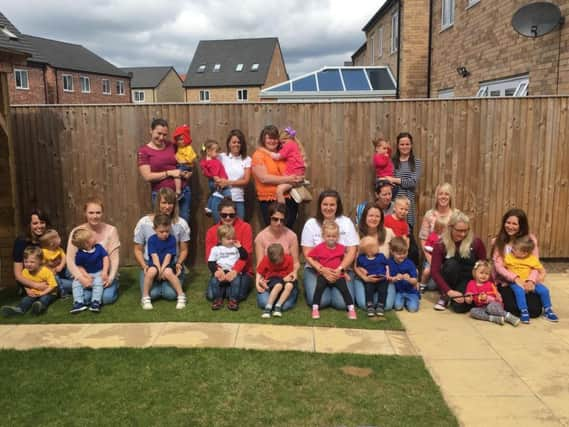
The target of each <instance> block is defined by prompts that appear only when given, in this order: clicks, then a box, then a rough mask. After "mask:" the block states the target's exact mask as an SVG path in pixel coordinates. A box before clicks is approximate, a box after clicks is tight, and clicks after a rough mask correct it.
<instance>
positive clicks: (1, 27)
mask: <svg viewBox="0 0 569 427" xmlns="http://www.w3.org/2000/svg"><path fill="white" fill-rule="evenodd" d="M0 31H2V32H3V33H4V34H5V35H6V36H8V38H9V39H10V40H18V36H17V35H16V34H14V33H13V32H12V31H10V30H9V29H8V28H6V27H5V26H4V25H0Z"/></svg>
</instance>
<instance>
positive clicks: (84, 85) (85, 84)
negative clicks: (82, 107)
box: [79, 76, 91, 93]
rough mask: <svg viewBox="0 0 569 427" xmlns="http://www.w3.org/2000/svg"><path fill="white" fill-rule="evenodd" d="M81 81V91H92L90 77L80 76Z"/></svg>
mask: <svg viewBox="0 0 569 427" xmlns="http://www.w3.org/2000/svg"><path fill="white" fill-rule="evenodd" d="M79 83H81V92H83V93H90V92H91V81H90V80H89V77H85V76H80V77H79Z"/></svg>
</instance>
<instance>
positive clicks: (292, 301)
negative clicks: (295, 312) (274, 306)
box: [257, 287, 298, 311]
mask: <svg viewBox="0 0 569 427" xmlns="http://www.w3.org/2000/svg"><path fill="white" fill-rule="evenodd" d="M270 293H271V292H270V291H269V290H268V289H267V290H266V291H265V292H263V293H258V292H257V307H259V308H265V306H266V305H267V303H268V302H269V295H270ZM297 299H298V288H296V287H295V288H294V289H293V290H292V291H291V292H290V295H289V296H288V298H287V299H286V301H285V302H284V304H283V306H282V309H283V311H286V310H290V309H291V308H293V307H294V306H295V305H296V300H297Z"/></svg>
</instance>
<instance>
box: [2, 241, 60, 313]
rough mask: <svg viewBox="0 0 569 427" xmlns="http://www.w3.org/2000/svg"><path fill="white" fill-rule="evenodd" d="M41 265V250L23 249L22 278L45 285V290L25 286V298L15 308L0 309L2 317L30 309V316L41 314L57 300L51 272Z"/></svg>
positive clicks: (5, 307)
mask: <svg viewBox="0 0 569 427" xmlns="http://www.w3.org/2000/svg"><path fill="white" fill-rule="evenodd" d="M42 264H43V254H42V250H41V249H40V248H39V247H37V246H28V247H27V248H26V249H24V269H23V270H22V276H24V278H26V279H28V280H31V281H32V282H36V283H42V282H45V283H47V288H46V289H45V290H43V291H40V290H38V289H34V288H31V287H29V286H25V287H24V289H25V291H26V296H25V297H23V298H22V300H21V301H20V304H18V305H17V306H8V305H5V306H4V307H2V308H0V312H1V313H2V315H3V316H4V317H9V316H18V315H22V314H24V313H26V312H27V311H28V310H29V309H30V308H31V309H32V314H41V313H44V312H45V311H46V310H47V307H48V306H49V305H50V304H51V303H52V302H54V301H55V299H56V298H57V282H56V281H55V276H54V275H53V272H52V271H51V270H50V269H49V268H48V267H46V266H44V265H42Z"/></svg>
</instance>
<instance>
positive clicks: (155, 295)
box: [138, 269, 185, 301]
mask: <svg viewBox="0 0 569 427" xmlns="http://www.w3.org/2000/svg"><path fill="white" fill-rule="evenodd" d="M184 278H185V275H184V270H183V269H182V272H181V273H180V275H179V276H178V279H180V283H181V284H182V289H184ZM138 282H139V284H140V294H141V295H142V291H143V289H144V271H143V270H140V273H139V276H138ZM148 294H149V295H150V299H151V300H153V301H154V300H155V299H160V298H164V299H165V300H168V301H175V300H176V299H177V298H178V294H177V293H176V290H175V289H174V288H173V287H172V285H171V284H170V282H168V281H167V280H158V279H157V280H154V283H152V286H151V287H150V292H149V293H148Z"/></svg>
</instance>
